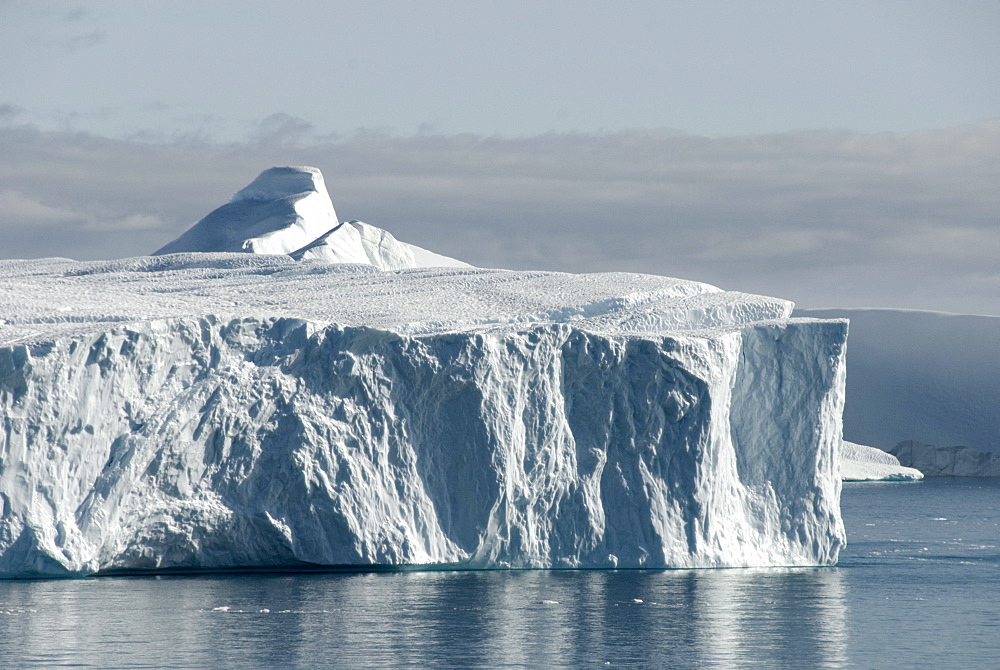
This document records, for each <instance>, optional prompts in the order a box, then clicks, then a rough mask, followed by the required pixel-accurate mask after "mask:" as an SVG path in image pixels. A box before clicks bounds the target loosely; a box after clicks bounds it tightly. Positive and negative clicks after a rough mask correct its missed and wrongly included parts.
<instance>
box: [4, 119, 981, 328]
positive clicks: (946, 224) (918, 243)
mask: <svg viewBox="0 0 1000 670" xmlns="http://www.w3.org/2000/svg"><path fill="white" fill-rule="evenodd" d="M0 147H3V152H2V153H0V155H2V156H3V157H2V158H0V183H3V184H4V185H5V188H8V189H9V190H10V191H12V192H15V193H16V194H18V197H20V198H23V199H26V201H33V202H35V203H37V204H39V205H41V204H42V203H44V207H48V208H51V210H52V211H49V215H50V216H51V217H54V216H55V215H56V213H58V212H63V213H73V214H76V215H79V224H78V225H76V224H74V225H73V226H70V227H69V228H71V229H72V231H73V235H74V237H73V239H72V242H67V241H65V231H66V230H67V225H66V223H65V222H63V223H62V224H60V223H59V221H57V220H56V219H55V218H53V219H52V220H51V221H48V222H46V223H45V227H43V228H42V229H41V230H43V231H49V232H54V231H56V230H62V231H63V234H62V237H60V236H59V235H48V234H46V235H42V234H28V233H26V232H25V231H35V233H38V231H39V230H40V229H39V227H38V226H39V223H38V220H37V219H36V220H34V223H32V219H30V217H29V216H28V214H29V213H30V212H29V209H30V208H29V207H28V206H27V205H26V204H24V203H22V205H21V207H20V209H18V208H16V207H12V208H11V209H12V211H15V212H21V213H20V214H16V216H15V215H11V216H3V217H0V225H2V226H3V227H4V228H5V229H6V230H5V231H3V235H8V236H10V235H13V234H14V232H15V231H20V232H19V233H18V235H20V237H19V238H18V239H20V240H21V243H20V244H21V246H19V247H17V248H16V249H15V248H14V247H8V246H6V245H0V256H8V257H10V256H16V255H23V256H38V255H52V254H57V255H69V256H73V257H77V258H109V257H114V256H124V255H136V254H142V253H148V252H149V251H152V250H153V249H156V248H158V247H159V246H161V245H163V244H165V243H166V242H168V241H170V240H171V239H173V238H174V237H176V236H177V235H179V234H180V233H181V232H182V231H183V230H185V229H186V228H187V227H188V226H190V225H191V224H192V223H194V222H195V221H197V220H198V219H200V218H201V217H202V216H204V215H205V214H207V213H208V212H209V211H211V210H212V209H213V208H215V207H217V206H219V205H221V204H223V203H224V202H226V201H227V200H228V199H229V197H230V195H231V194H232V193H233V192H235V191H236V190H238V189H239V188H241V187H242V186H244V185H245V184H246V183H248V182H249V181H250V180H251V179H253V178H254V177H255V176H256V175H257V173H258V172H260V171H261V170H263V169H265V168H267V167H270V166H272V165H289V164H306V165H316V166H317V167H319V168H321V169H322V170H323V172H324V175H325V176H326V182H327V185H328V186H329V188H330V192H331V195H332V196H333V199H334V203H335V205H336V207H337V211H338V213H339V214H340V215H341V218H344V219H350V218H357V219H362V220H366V221H368V222H370V223H373V224H375V225H379V226H382V227H384V228H387V229H388V230H390V231H392V232H393V233H394V234H395V235H397V236H398V237H400V238H401V239H404V240H406V241H409V242H413V243H415V244H419V245H421V246H425V247H428V248H430V249H433V250H435V251H439V252H441V253H444V254H448V255H451V256H455V257H458V258H463V259H465V260H468V261H469V262H472V263H474V264H477V265H482V266H492V267H512V268H545V269H557V270H566V271H576V272H580V271H599V270H629V271H636V272H649V273H656V274H666V275H672V276H680V277H687V278H692V279H699V280H703V281H708V282H711V283H714V284H717V285H720V286H723V287H726V288H732V289H738V290H744V291H749V292H758V293H765V294H771V295H780V296H783V297H788V298H791V299H793V300H796V301H797V302H799V303H800V304H801V305H802V306H814V307H819V306H843V307H856V306H890V307H909V308H920V309H939V310H945V311H966V312H978V313H993V314H1000V291H998V290H997V289H998V287H1000V269H998V264H997V262H996V257H995V251H993V250H995V249H996V248H998V247H997V244H998V237H997V235H998V233H997V230H1000V225H998V224H1000V220H998V213H1000V193H998V192H997V189H996V186H995V185H996V184H997V183H1000V160H998V159H997V156H1000V122H997V121H991V122H984V123H980V124H976V125H972V126H966V127H961V128H953V129H945V130H936V131H923V132H918V133H908V134H889V133H884V134H875V135H871V134H861V133H852V132H846V131H845V132H840V131H836V132H835V131H817V132H795V133H781V134H775V135H760V136H746V137H721V138H708V137H697V136H689V135H682V134H678V133H675V132H669V131H654V130H633V131H626V132H619V133H607V134H598V135H586V134H549V135H542V136H537V137H524V138H504V137H490V136H478V135H451V136H445V135H435V134H431V133H427V132H425V133H422V134H419V135H416V136H412V137H399V136H394V135H392V134H389V133H384V132H377V131H360V132H358V133H355V134H354V135H351V136H348V137H344V138H339V139H323V138H317V137H315V135H314V134H313V129H312V128H311V126H309V124H307V123H305V122H303V121H301V120H300V119H295V118H294V117H290V116H287V115H273V116H271V117H268V119H265V121H264V122H263V123H262V124H261V129H260V133H259V135H258V136H257V137H255V138H253V139H252V140H251V141H248V142H246V143H237V144H222V143H212V142H208V141H184V142H175V143H165V142H161V143H152V142H140V141H135V140H133V141H122V140H110V139H106V138H100V137H94V136H90V135H83V134H58V133H44V132H39V131H37V130H32V129H30V128H18V129H7V130H0ZM2 207H4V205H3V204H2V203H0V208H2ZM44 211H48V210H44ZM18 217H20V218H18ZM60 225H61V226H62V228H61V229H60V228H59V226H60ZM95 226H103V228H100V229H98V228H96V227H95ZM98 230H100V231H101V232H100V233H99V234H98V233H97V231H98ZM13 236H14V237H16V236H17V235H13ZM12 249H14V250H13V251H12Z"/></svg>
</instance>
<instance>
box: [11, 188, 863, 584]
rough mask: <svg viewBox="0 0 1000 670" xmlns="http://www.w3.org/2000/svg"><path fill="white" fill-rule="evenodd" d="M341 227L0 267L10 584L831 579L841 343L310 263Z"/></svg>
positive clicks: (615, 288)
mask: <svg viewBox="0 0 1000 670" xmlns="http://www.w3.org/2000/svg"><path fill="white" fill-rule="evenodd" d="M265 174H267V173H265ZM282 174H284V173H282ZM298 179H299V178H298V177H296V178H294V179H291V180H290V181H291V183H292V186H291V187H289V188H287V189H285V190H278V191H277V192H276V191H275V190H273V189H271V188H270V186H271V185H270V183H269V182H268V181H267V180H265V181H264V183H263V184H257V186H256V187H254V190H253V191H252V194H253V195H254V196H255V197H257V196H259V198H260V199H264V198H267V197H270V196H274V195H277V194H280V193H285V192H286V191H290V190H294V189H298V188H300V187H301V183H300V182H299V181H297V180H298ZM258 181H259V180H258ZM279 182H280V180H279ZM255 183H257V182H255ZM311 183H312V184H313V185H315V184H317V183H318V182H317V180H316V175H313V177H312V182H311ZM278 185H279V186H281V183H279V184H278ZM248 188H249V187H248ZM282 188H283V187H282ZM307 197H311V196H307ZM293 200H294V199H293ZM261 201H263V200H261ZM237 202H242V200H239V201H237ZM298 202H300V200H294V202H293V203H292V204H293V207H292V209H294V205H295V204H297V203H298ZM217 211H218V210H217ZM267 211H268V212H271V213H273V212H274V211H276V210H272V209H268V210H267ZM295 211H296V212H298V213H299V214H298V215H301V214H302V210H299V209H296V210H295ZM285 213H286V214H287V211H285ZM211 216H212V215H210V216H209V217H206V219H205V220H203V222H202V223H204V221H207V220H208V219H209V218H211ZM268 216H269V217H270V216H271V214H268ZM247 221H249V219H247ZM289 221H291V223H289ZM328 223H329V220H325V221H324V222H323V225H320V226H315V225H313V222H311V221H309V220H308V217H303V221H298V220H295V219H294V217H290V218H286V219H285V224H282V225H276V224H275V225H272V224H273V221H272V223H269V224H268V225H267V226H253V228H254V230H253V231H252V236H245V235H244V236H243V238H244V239H243V242H241V243H240V244H239V245H238V246H239V247H240V248H239V250H237V251H232V250H229V251H198V252H192V251H188V252H177V253H164V255H159V256H150V257H139V258H129V259H121V260H115V261H102V262H75V261H70V260H66V259H42V260H14V261H0V315H2V317H3V318H2V320H0V576H3V577H39V576H41V577H62V576H77V577H79V576H86V575H92V574H100V573H107V572H114V571H144V570H152V571H162V570H178V569H179V570H203V569H232V568H265V567H284V568H290V569H295V568H306V567H311V566H312V567H314V566H327V567H329V566H350V567H352V568H372V567H377V566H420V567H423V568H428V569H431V568H435V569H436V568H447V569H456V568H458V569H466V568H468V569H479V568H595V567H617V568H702V567H737V566H816V565H831V564H834V563H835V562H836V560H837V556H838V553H839V551H840V549H841V547H842V546H843V545H844V543H845V531H844V526H843V522H842V519H841V516H840V506H839V496H840V487H841V484H840V473H841V464H840V450H841V440H842V426H841V421H842V412H843V405H844V386H845V342H846V336H847V324H846V321H844V320H820V319H802V318H791V310H792V304H791V303H790V302H788V301H785V300H780V299H775V298H767V297H762V296H755V295H749V294H745V293H738V292H732V291H723V290H721V289H718V288H716V287H713V286H710V285H707V284H703V283H700V282H694V281H685V280H679V279H672V278H667V277H657V276H651V275H640V274H630V273H600V274H580V275H574V274H565V273H555V272H528V271H507V270H488V269H476V268H468V267H465V268H463V267H427V268H420V267H416V268H410V269H394V270H393V269H390V270H386V269H381V268H380V266H379V264H377V263H373V262H372V259H371V257H370V256H368V257H367V258H368V261H367V262H353V263H343V262H341V263H334V262H330V259H329V257H327V256H325V255H315V256H312V255H306V254H305V253H303V254H296V252H297V251H299V250H301V249H303V248H304V247H307V246H309V245H310V244H311V243H312V242H315V241H317V240H320V238H322V236H323V234H325V233H326V232H327V231H328V230H329V229H327V231H322V230H321V229H322V228H323V227H324V226H326V225H327V224H328ZM198 225H199V226H202V224H198ZM336 225H340V224H339V223H338V224H336ZM196 227H197V226H196ZM210 228H211V227H207V226H202V227H201V229H200V232H199V233H198V235H195V236H194V237H193V238H192V237H191V236H189V235H185V236H182V238H181V239H185V238H186V239H188V241H190V240H191V239H198V237H199V236H204V237H203V239H208V238H209V237H212V238H213V239H217V238H218V236H216V235H215V233H213V232H211V230H210ZM265 228H269V230H267V231H265ZM292 228H298V229H301V231H305V232H304V234H300V233H299V232H298V231H293V232H292V233H289V234H288V235H289V239H287V240H283V239H279V238H282V235H273V233H275V232H280V231H283V230H286V229H292ZM352 228H354V229H355V230H358V231H359V237H363V238H365V239H372V237H373V235H372V233H373V231H361V230H359V229H358V228H355V227H354V226H352ZM317 231H320V232H319V234H318V235H316V236H315V237H312V235H313V233H316V232H317ZM269 235H270V237H269ZM365 236H367V237H365ZM239 238H241V234H232V235H230V236H229V238H228V239H230V241H231V240H235V239H239ZM305 238H311V241H308V240H307V241H306V242H305V243H303V240H304V239H305ZM247 240H263V241H262V242H260V244H258V243H257V242H254V243H253V244H249V245H247V244H244V242H246V241H247ZM320 244H321V245H322V244H324V242H322V241H321V242H320ZM272 245H278V246H272ZM389 245H391V243H388V242H387V246H389ZM168 246H169V245H168ZM279 247H280V248H281V249H285V250H287V251H282V252H280V253H259V252H260V251H261V250H262V249H267V250H268V251H269V252H270V251H274V250H276V249H277V248H279ZM161 251H164V250H162V249H161ZM168 251H169V249H168ZM248 252H249V253H248ZM325 253H326V252H324V254H325ZM429 253H430V252H428V254H429ZM296 256H300V259H299V260H297V259H296ZM424 258H425V259H426V258H431V259H432V258H433V256H425V257H424Z"/></svg>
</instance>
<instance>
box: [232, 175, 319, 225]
mask: <svg viewBox="0 0 1000 670" xmlns="http://www.w3.org/2000/svg"><path fill="white" fill-rule="evenodd" d="M314 191H315V192H316V193H318V194H320V195H323V196H326V200H327V201H329V200H330V195H329V192H328V191H327V190H326V182H325V181H324V180H323V173H322V172H320V171H319V169H318V168H314V167H309V166H306V165H303V166H287V167H273V168H270V169H268V170H264V171H263V172H261V173H260V174H259V175H258V176H257V178H256V179H254V180H253V181H252V182H250V183H249V184H247V185H246V186H245V187H244V188H242V189H240V190H239V191H237V192H236V194H235V195H234V196H233V199H232V200H231V201H230V202H239V201H241V200H281V199H283V198H288V197H295V196H300V195H309V194H311V193H312V192H314ZM330 211H331V212H332V211H333V203H332V202H331V203H330ZM334 216H335V217H336V214H334Z"/></svg>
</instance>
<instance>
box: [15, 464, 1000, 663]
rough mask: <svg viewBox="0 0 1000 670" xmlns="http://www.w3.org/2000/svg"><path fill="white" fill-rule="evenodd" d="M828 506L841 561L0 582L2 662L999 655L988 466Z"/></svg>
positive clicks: (859, 488)
mask: <svg viewBox="0 0 1000 670" xmlns="http://www.w3.org/2000/svg"><path fill="white" fill-rule="evenodd" d="M842 506H843V513H844V519H845V522H846V524H847V528H848V541H849V543H850V544H849V546H848V547H847V549H846V550H845V551H844V552H843V553H842V554H841V561H840V564H839V565H838V567H836V568H820V569H769V570H677V571H659V570H656V571H654V570H617V571H606V570H582V571H544V570H539V571H534V570H532V571H482V572H375V573H328V574H316V573H313V574H305V573H300V574H242V575H211V576H208V575H204V576H158V577H104V578H93V579H85V580H60V581H7V582H0V667H31V666H40V667H60V666H73V667H102V668H107V667H128V668H135V667H147V668H180V667H183V668H186V667H219V668H227V667H231V668H244V667H273V668H312V667H339V668H368V667H374V668H403V667H406V668H449V667H453V668H586V667H594V668H606V667H679V668H684V667H697V668H713V667H718V668H732V667H741V668H752V667H760V668H840V667H865V668H873V667H928V668H942V667H954V668H973V667H998V666H1000V480H986V479H977V480H973V479H929V480H925V481H923V482H918V483H905V484H904V483H900V484H879V483H865V484H847V485H845V487H844V492H843V498H842Z"/></svg>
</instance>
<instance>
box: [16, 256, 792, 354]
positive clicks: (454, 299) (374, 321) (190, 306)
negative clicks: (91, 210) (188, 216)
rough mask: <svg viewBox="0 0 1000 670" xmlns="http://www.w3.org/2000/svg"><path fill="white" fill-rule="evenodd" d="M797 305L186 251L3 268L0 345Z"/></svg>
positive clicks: (714, 292) (675, 322)
mask: <svg viewBox="0 0 1000 670" xmlns="http://www.w3.org/2000/svg"><path fill="white" fill-rule="evenodd" d="M791 309H792V303H790V302H789V301H787V300H780V299H777V298H767V297H763V296H755V295H749V294H745V293H737V292H729V291H722V290H721V289H718V288H716V287H714V286H710V285H708V284H704V283H700V282H695V281H686V280H681V279H672V278H669V277H659V276H653V275H643V274H631V273H599V274H579V275H576V274H566V273H559V272H535V271H511V270H487V269H474V268H468V269H466V268H426V269H411V270H401V271H395V272H385V271H380V270H377V269H375V268H373V267H371V266H365V265H350V264H328V263H323V262H319V261H308V260H306V261H298V262H296V261H294V260H292V259H291V258H289V257H288V256H279V255H258V254H242V253H188V254H171V255H167V256H155V257H154V256H143V257H136V258H126V259H121V260H115V261H99V262H77V261H71V260H67V259H33V260H7V261H0V346H9V345H14V344H33V343H40V342H45V341H51V340H53V339H55V338H57V337H60V336H75V335H79V334H83V333H87V332H97V331H104V330H107V329H109V327H111V326H113V325H117V324H125V323H131V322H140V321H148V320H153V319H160V318H170V317H199V316H205V315H209V314H211V315H215V316H219V317H222V318H242V317H290V318H302V319H306V320H310V321H316V322H322V323H339V324H343V325H358V326H369V327H374V328H381V329H385V330H392V331H395V332H398V333H401V334H406V335H419V334H427V333H437V332H446V331H456V330H462V331H468V330H476V329H483V330H487V329H505V328H506V329H522V328H524V327H525V326H527V325H531V324H544V323H573V324H574V325H575V326H578V327H580V328H584V329H588V330H594V331H599V332H606V333H611V334H614V333H648V332H659V331H665V330H693V329H704V328H715V327H726V328H731V327H734V326H739V325H742V324H746V323H751V322H756V321H762V320H770V319H785V318H788V317H789V316H790V314H791Z"/></svg>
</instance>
